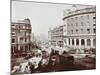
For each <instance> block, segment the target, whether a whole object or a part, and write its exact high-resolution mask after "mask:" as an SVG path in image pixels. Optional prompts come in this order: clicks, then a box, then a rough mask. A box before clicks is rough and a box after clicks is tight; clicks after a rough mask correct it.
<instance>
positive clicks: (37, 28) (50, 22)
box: [11, 1, 87, 38]
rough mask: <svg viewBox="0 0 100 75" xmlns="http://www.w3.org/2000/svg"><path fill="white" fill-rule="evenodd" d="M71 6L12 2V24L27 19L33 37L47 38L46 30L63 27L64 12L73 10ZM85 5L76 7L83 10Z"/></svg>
mask: <svg viewBox="0 0 100 75" xmlns="http://www.w3.org/2000/svg"><path fill="white" fill-rule="evenodd" d="M72 6H73V5H71V4H57V3H39V2H28V1H13V2H12V7H11V8H12V10H11V11H12V14H11V16H12V18H11V19H12V22H15V21H17V20H23V19H25V18H29V19H30V20H31V25H32V33H34V35H35V36H41V35H42V37H44V38H47V37H48V30H49V29H50V28H54V27H57V26H60V25H63V24H64V22H63V20H62V18H63V14H64V10H68V9H71V10H74V9H75V7H72ZM85 7H87V6H85V5H77V8H85Z"/></svg>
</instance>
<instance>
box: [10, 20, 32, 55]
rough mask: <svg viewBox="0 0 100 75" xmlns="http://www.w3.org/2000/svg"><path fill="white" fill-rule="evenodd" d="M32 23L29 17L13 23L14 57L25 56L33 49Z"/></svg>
mask: <svg viewBox="0 0 100 75" xmlns="http://www.w3.org/2000/svg"><path fill="white" fill-rule="evenodd" d="M31 31H32V28H31V23H30V20H29V19H24V20H19V21H17V22H12V23H11V52H12V53H11V54H12V57H23V56H25V55H26V54H28V53H29V52H30V50H31Z"/></svg>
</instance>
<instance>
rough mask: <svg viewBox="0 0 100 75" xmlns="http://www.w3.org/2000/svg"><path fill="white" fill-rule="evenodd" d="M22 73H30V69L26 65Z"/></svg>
mask: <svg viewBox="0 0 100 75" xmlns="http://www.w3.org/2000/svg"><path fill="white" fill-rule="evenodd" d="M24 73H30V69H29V66H28V65H27V66H26V67H25V70H24Z"/></svg>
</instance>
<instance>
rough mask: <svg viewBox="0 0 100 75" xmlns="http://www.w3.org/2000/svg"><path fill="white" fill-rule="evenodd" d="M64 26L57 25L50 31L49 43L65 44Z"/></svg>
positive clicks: (55, 44) (54, 44)
mask: <svg viewBox="0 0 100 75" xmlns="http://www.w3.org/2000/svg"><path fill="white" fill-rule="evenodd" d="M64 26H65V25H62V26H59V27H55V28H53V29H50V30H49V31H48V38H49V44H50V45H53V46H59V47H63V46H64Z"/></svg>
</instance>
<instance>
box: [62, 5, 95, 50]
mask: <svg viewBox="0 0 100 75" xmlns="http://www.w3.org/2000/svg"><path fill="white" fill-rule="evenodd" d="M63 21H64V23H65V25H66V32H65V35H64V36H65V38H64V39H65V40H66V44H67V46H68V47H70V48H73V49H85V48H86V49H90V48H95V47H96V7H95V6H93V7H88V8H83V9H76V10H73V11H69V12H68V11H66V12H65V13H64V18H63Z"/></svg>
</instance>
